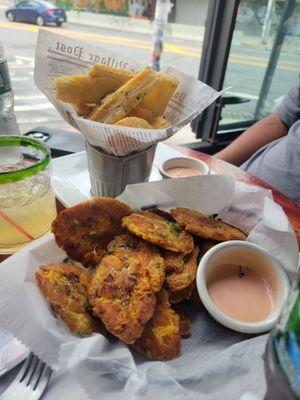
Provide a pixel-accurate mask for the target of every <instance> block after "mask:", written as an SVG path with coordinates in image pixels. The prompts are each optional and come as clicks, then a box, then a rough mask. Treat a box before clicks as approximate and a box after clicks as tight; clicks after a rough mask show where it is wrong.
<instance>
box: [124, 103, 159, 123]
mask: <svg viewBox="0 0 300 400" xmlns="http://www.w3.org/2000/svg"><path fill="white" fill-rule="evenodd" d="M129 117H138V118H143V119H145V120H146V121H147V122H149V124H151V121H152V120H153V115H152V112H151V111H150V110H147V109H146V108H143V107H140V106H136V107H135V108H133V109H132V110H131V111H130V113H129Z"/></svg>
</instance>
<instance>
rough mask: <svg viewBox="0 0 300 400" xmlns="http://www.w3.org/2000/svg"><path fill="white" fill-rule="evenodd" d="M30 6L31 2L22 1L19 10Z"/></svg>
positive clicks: (18, 5)
mask: <svg viewBox="0 0 300 400" xmlns="http://www.w3.org/2000/svg"><path fill="white" fill-rule="evenodd" d="M28 5H29V1H22V2H21V3H18V4H17V7H19V8H26V7H28Z"/></svg>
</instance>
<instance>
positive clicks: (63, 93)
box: [54, 64, 134, 106]
mask: <svg viewBox="0 0 300 400" xmlns="http://www.w3.org/2000/svg"><path fill="white" fill-rule="evenodd" d="M133 77H134V74H133V73H132V72H129V71H123V70H119V69H116V68H112V67H108V66H106V65H103V64H95V65H94V66H93V67H92V68H91V70H90V71H89V74H88V75H73V76H69V75H63V76H60V77H58V78H56V79H55V81H54V84H55V88H56V97H57V99H59V100H62V101H65V102H67V103H72V104H77V105H78V106H82V105H84V104H90V103H99V102H100V101H101V99H102V98H103V97H104V96H106V95H107V94H109V93H112V92H113V91H115V90H117V89H118V88H119V87H121V86H122V85H124V84H125V83H126V82H128V81H129V80H130V79H131V78H133Z"/></svg>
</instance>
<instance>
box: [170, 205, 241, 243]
mask: <svg viewBox="0 0 300 400" xmlns="http://www.w3.org/2000/svg"><path fill="white" fill-rule="evenodd" d="M170 213H171V215H172V217H173V218H174V219H175V220H176V222H177V223H178V224H179V225H180V226H182V227H183V228H184V229H185V230H186V231H187V232H189V233H191V234H193V235H196V236H200V237H201V238H203V239H211V240H216V241H219V242H223V241H227V240H245V239H246V235H245V234H244V233H243V232H242V231H241V230H240V229H238V228H235V227H234V226H231V225H229V224H226V223H225V222H223V221H221V220H218V219H215V218H212V217H207V216H206V215H204V214H201V213H200V212H198V211H194V210H190V209H189V208H180V207H178V208H175V209H173V210H171V211H170Z"/></svg>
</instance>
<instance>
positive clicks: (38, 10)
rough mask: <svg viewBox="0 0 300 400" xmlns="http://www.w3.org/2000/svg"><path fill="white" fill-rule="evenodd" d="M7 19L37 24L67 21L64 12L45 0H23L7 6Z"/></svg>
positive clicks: (57, 23) (59, 23) (58, 23)
mask: <svg viewBox="0 0 300 400" xmlns="http://www.w3.org/2000/svg"><path fill="white" fill-rule="evenodd" d="M5 15H6V18H7V19H8V20H9V21H20V22H31V23H35V24H37V25H39V26H43V25H46V24H47V23H54V24H56V25H57V26H60V25H61V24H62V23H63V22H66V21H67V16H66V12H65V10H64V9H63V8H58V7H56V6H54V5H53V4H50V3H47V2H46V1H39V0H23V1H19V2H18V3H16V4H15V5H13V6H11V7H9V8H8V9H7V10H6V12H5Z"/></svg>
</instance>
